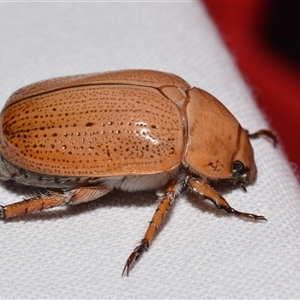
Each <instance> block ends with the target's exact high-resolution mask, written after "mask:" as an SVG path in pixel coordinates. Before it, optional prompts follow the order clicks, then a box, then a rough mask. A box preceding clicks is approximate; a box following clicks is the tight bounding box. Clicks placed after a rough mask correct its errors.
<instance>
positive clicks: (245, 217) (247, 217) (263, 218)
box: [226, 207, 268, 221]
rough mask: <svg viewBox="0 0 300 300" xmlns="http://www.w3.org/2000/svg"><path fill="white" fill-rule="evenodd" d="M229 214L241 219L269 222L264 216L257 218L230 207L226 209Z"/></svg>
mask: <svg viewBox="0 0 300 300" xmlns="http://www.w3.org/2000/svg"><path fill="white" fill-rule="evenodd" d="M226 211H227V212H228V213H232V214H234V215H236V216H238V217H240V218H243V219H247V220H252V221H268V220H267V219H266V218H265V217H264V216H257V215H254V214H250V213H245V212H240V211H237V210H235V209H234V208H232V207H230V208H229V209H226Z"/></svg>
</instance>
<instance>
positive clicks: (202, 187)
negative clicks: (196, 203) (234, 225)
mask: <svg viewBox="0 0 300 300" xmlns="http://www.w3.org/2000/svg"><path fill="white" fill-rule="evenodd" d="M187 184H188V186H189V187H190V188H191V190H192V191H193V192H194V193H196V194H200V195H201V196H203V197H204V198H207V199H209V200H211V201H212V202H213V203H214V204H215V205H216V206H217V207H218V208H220V209H224V210H226V211H227V212H228V213H231V214H234V215H237V216H239V217H242V218H245V219H250V220H255V221H258V220H264V221H266V220H267V219H266V218H265V217H264V216H257V215H254V214H250V213H246V212H240V211H237V210H235V209H234V208H232V207H231V206H230V205H229V203H228V202H227V201H226V200H225V199H224V198H223V197H222V196H221V195H220V194H219V193H218V192H217V191H215V190H214V189H213V188H211V187H210V186H209V185H208V184H207V183H205V182H204V181H203V180H201V179H197V178H192V177H190V178H189V179H188V182H187Z"/></svg>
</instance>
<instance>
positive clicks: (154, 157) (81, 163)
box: [0, 70, 276, 275]
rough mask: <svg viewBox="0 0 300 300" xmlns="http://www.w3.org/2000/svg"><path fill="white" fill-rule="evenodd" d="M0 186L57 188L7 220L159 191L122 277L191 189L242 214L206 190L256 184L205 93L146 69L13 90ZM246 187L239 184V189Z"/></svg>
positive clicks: (243, 145) (239, 132)
mask: <svg viewBox="0 0 300 300" xmlns="http://www.w3.org/2000/svg"><path fill="white" fill-rule="evenodd" d="M0 122H1V132H0V179H2V180H9V179H13V180H14V181H16V182H18V183H21V184H25V185H32V186H40V187H46V188H61V189H62V191H61V192H52V193H49V194H45V195H42V196H36V197H32V198H30V199H27V200H23V201H20V202H16V203H13V204H10V205H6V206H2V208H1V209H0V216H1V217H2V218H11V217H15V216H18V215H22V214H27V213H30V212H34V211H40V210H43V209H47V208H52V207H56V206H60V205H74V204H78V203H81V202H87V201H91V200H94V199H97V198H99V197H101V196H103V195H105V194H106V193H108V192H110V191H112V190H113V189H120V190H124V191H132V192H134V191H143V190H155V189H158V188H162V187H164V193H163V195H162V196H161V197H160V202H159V204H158V207H157V209H156V211H155V214H154V216H153V218H152V220H151V222H150V225H149V227H148V230H147V231H146V234H145V236H144V238H143V239H142V240H141V243H140V245H139V246H138V247H136V248H135V249H134V251H133V252H132V254H131V255H130V256H129V258H128V259H127V262H126V264H125V267H124V269H123V274H127V275H128V273H129V269H130V267H131V265H132V263H133V262H134V261H135V260H136V259H137V258H138V257H139V256H140V255H141V254H142V253H143V252H144V251H145V250H146V249H148V247H149V244H150V242H151V240H152V238H153V236H154V234H155V232H156V231H157V229H158V227H159V226H160V224H161V221H162V220H163V218H164V216H165V214H166V213H167V211H168V210H169V208H170V207H171V205H172V202H173V201H174V199H175V197H176V196H177V195H178V194H179V193H180V192H181V191H182V189H183V188H187V189H189V190H190V191H192V192H194V193H196V194H198V195H201V196H203V197H204V198H208V199H210V200H211V201H212V202H213V203H214V204H215V205H216V206H217V207H219V208H221V209H224V210H226V211H227V212H228V213H233V214H235V215H238V216H240V217H244V218H248V219H249V218H250V219H254V220H265V218H264V217H263V216H257V215H254V214H250V213H244V212H239V211H236V210H235V209H234V208H232V207H231V206H230V205H229V204H228V203H227V202H226V200H225V199H224V198H223V197H222V196H221V195H220V194H219V193H218V192H217V191H215V190H214V189H213V188H212V187H211V185H212V184H213V183H214V182H216V181H219V180H222V181H227V182H229V183H233V184H239V185H241V186H242V187H244V186H245V185H247V184H249V183H252V182H253V181H254V179H255V178H256V166H255V162H254V155H253V149H252V147H251V144H250V142H249V138H256V137H259V136H261V135H266V136H267V137H269V138H271V139H272V140H273V141H274V143H276V138H275V136H274V135H273V134H272V133H271V132H270V131H268V130H261V131H259V132H257V133H255V134H252V135H249V134H248V132H247V131H246V130H244V129H243V128H242V127H241V125H240V124H239V123H238V121H237V120H236V119H235V118H234V116H233V115H232V114H231V113H230V112H229V111H228V110H227V109H226V108H225V107H224V105H223V104H222V103H220V102H219V101H218V100H217V99H216V98H214V97H213V96H212V95H210V94H209V93H207V92H205V91H203V90H201V89H199V88H195V87H194V88H191V87H190V85H189V84H188V83H187V82H185V81H184V80H183V79H181V78H180V77H178V76H175V75H173V74H167V73H163V72H159V71H151V70H125V71H117V72H108V73H99V74H88V75H79V76H69V77H61V78H56V79H50V80H46V81H41V82H38V83H35V84H32V85H28V86H26V87H24V88H22V89H19V90H18V91H16V92H15V93H14V94H13V95H12V96H11V97H10V98H9V100H8V101H7V103H6V105H5V107H4V109H3V110H2V112H1V119H0ZM244 188H245V187H244Z"/></svg>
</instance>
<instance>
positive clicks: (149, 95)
mask: <svg viewBox="0 0 300 300" xmlns="http://www.w3.org/2000/svg"><path fill="white" fill-rule="evenodd" d="M172 87H175V89H174V88H173V89H174V90H176V91H175V92H174V94H178V87H182V88H187V87H188V84H187V83H186V82H185V81H184V80H182V79H181V78H179V77H177V76H173V75H170V74H166V73H162V72H158V71H146V70H134V71H120V72H108V73H102V74H101V73H100V74H90V75H81V76H70V77H61V78H58V79H52V80H51V79H50V80H46V81H42V82H39V83H35V84H32V85H29V86H27V87H25V88H22V89H20V90H18V91H17V92H15V93H14V94H13V95H12V96H11V97H10V99H9V100H8V102H7V103H6V106H5V109H4V110H3V111H2V113H1V128H2V132H1V136H0V138H1V153H2V155H3V156H4V157H5V158H6V159H7V160H8V161H10V162H11V163H13V164H15V165H17V166H19V167H21V168H24V169H27V170H31V171H34V172H38V173H43V174H48V175H60V176H90V177H106V176H119V175H142V174H157V173H162V172H168V171H170V170H172V169H174V168H176V167H178V166H179V165H180V163H181V159H182V155H183V149H184V145H183V139H184V136H183V126H184V124H183V120H182V115H181V111H180V109H179V108H178V107H177V105H176V104H175V103H173V102H172V101H171V100H170V99H168V98H167V97H166V96H165V95H164V94H163V92H162V91H163V89H164V88H166V94H170V91H171V90H172ZM170 88H171V89H170ZM160 89H161V90H160ZM179 94H180V95H181V96H179V97H178V100H180V99H179V98H183V95H182V93H180V92H179ZM179 94H178V95H179ZM175 98H176V97H175Z"/></svg>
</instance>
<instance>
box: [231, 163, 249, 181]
mask: <svg viewBox="0 0 300 300" xmlns="http://www.w3.org/2000/svg"><path fill="white" fill-rule="evenodd" d="M245 172H246V170H245V166H244V164H243V163H242V162H240V161H239V160H236V161H235V162H233V164H232V174H233V178H239V177H241V176H242V175H243V174H245Z"/></svg>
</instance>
